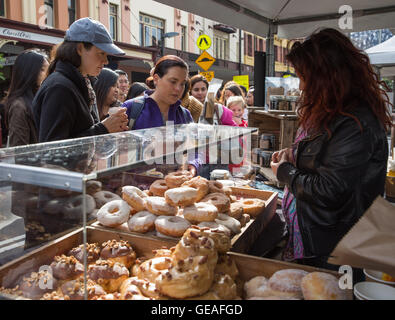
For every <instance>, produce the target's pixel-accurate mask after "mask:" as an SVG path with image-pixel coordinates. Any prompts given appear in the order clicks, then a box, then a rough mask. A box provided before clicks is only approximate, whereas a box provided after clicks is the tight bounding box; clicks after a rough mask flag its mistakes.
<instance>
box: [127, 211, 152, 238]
mask: <svg viewBox="0 0 395 320" xmlns="http://www.w3.org/2000/svg"><path fill="white" fill-rule="evenodd" d="M156 218H157V216H156V215H154V214H152V213H151V212H148V211H140V212H138V213H136V214H135V215H134V216H132V217H131V218H130V219H129V221H128V228H129V230H130V231H132V232H138V233H146V232H148V231H152V230H154V229H155V220H156Z"/></svg>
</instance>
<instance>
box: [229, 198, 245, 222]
mask: <svg viewBox="0 0 395 320" xmlns="http://www.w3.org/2000/svg"><path fill="white" fill-rule="evenodd" d="M243 213H244V209H243V205H242V204H241V203H240V202H232V203H231V204H230V210H229V211H228V216H229V217H232V218H235V219H237V220H240V218H241V216H242V215H243Z"/></svg>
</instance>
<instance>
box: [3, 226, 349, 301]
mask: <svg viewBox="0 0 395 320" xmlns="http://www.w3.org/2000/svg"><path fill="white" fill-rule="evenodd" d="M86 233H87V241H88V243H94V242H98V243H100V244H101V243H103V242H105V241H108V240H113V239H115V240H117V241H119V240H125V241H128V242H129V243H130V244H131V245H132V247H133V249H134V250H135V251H136V254H137V257H141V256H145V257H147V258H151V257H152V256H153V252H152V250H155V249H160V248H163V247H167V248H170V247H171V246H170V245H169V244H168V243H167V242H166V241H162V240H159V239H149V238H147V237H142V236H138V235H132V234H124V233H120V232H110V231H107V230H100V229H97V228H92V227H87V228H86ZM82 243H83V229H82V228H81V229H79V230H76V231H74V232H72V233H70V234H68V235H66V236H64V237H62V238H59V239H56V240H53V241H51V242H50V243H48V244H47V245H45V246H43V247H41V248H39V249H37V250H35V251H33V252H31V253H29V254H27V255H25V256H23V257H20V258H19V259H16V260H14V261H12V262H10V263H8V264H6V265H4V266H2V267H1V268H0V286H4V287H7V288H12V287H14V285H15V283H16V282H17V280H18V279H19V278H20V277H21V276H23V275H24V274H26V273H28V272H33V271H37V270H38V269H39V268H40V266H42V265H49V264H50V263H51V262H52V261H53V258H54V257H55V256H56V255H61V254H67V252H68V251H69V250H71V249H72V248H74V247H76V246H79V245H80V244H82ZM228 255H230V256H231V257H232V258H233V259H234V261H235V263H236V265H237V267H238V269H239V273H240V275H239V277H240V279H241V281H242V282H245V281H248V280H250V279H251V278H253V277H256V276H265V277H266V278H269V277H270V276H271V275H272V274H273V273H274V272H276V271H278V270H283V269H300V270H305V271H307V272H313V271H322V272H327V273H330V274H333V275H335V276H337V277H338V276H339V274H338V273H336V272H333V271H329V270H324V269H318V268H314V267H310V266H304V265H299V264H293V263H288V262H283V261H277V260H271V259H266V258H259V257H254V256H249V255H245V254H240V253H235V252H229V253H228ZM348 293H349V297H350V298H351V297H352V292H351V291H349V292H348ZM1 298H6V299H21V298H20V297H16V296H10V295H6V294H2V293H0V299H1Z"/></svg>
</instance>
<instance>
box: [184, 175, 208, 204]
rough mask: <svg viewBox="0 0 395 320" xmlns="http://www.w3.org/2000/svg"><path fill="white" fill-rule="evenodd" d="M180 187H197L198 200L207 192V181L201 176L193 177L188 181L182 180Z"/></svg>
mask: <svg viewBox="0 0 395 320" xmlns="http://www.w3.org/2000/svg"><path fill="white" fill-rule="evenodd" d="M181 186H182V187H191V188H195V189H197V198H196V202H200V200H202V199H203V198H204V197H205V196H206V195H207V194H208V192H209V182H208V180H207V179H205V178H203V177H200V176H198V177H194V178H192V179H191V180H189V181H186V182H184V183H183V184H182V185H181Z"/></svg>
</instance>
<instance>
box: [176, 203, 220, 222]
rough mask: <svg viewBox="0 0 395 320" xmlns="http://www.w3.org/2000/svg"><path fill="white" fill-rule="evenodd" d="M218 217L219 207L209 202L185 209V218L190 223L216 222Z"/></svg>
mask: <svg viewBox="0 0 395 320" xmlns="http://www.w3.org/2000/svg"><path fill="white" fill-rule="evenodd" d="M217 216H218V209H217V207H216V206H214V205H213V204H210V203H207V202H198V203H195V204H193V205H192V206H189V207H185V208H184V218H185V219H187V220H188V221H190V222H204V221H214V220H215V218H217Z"/></svg>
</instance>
